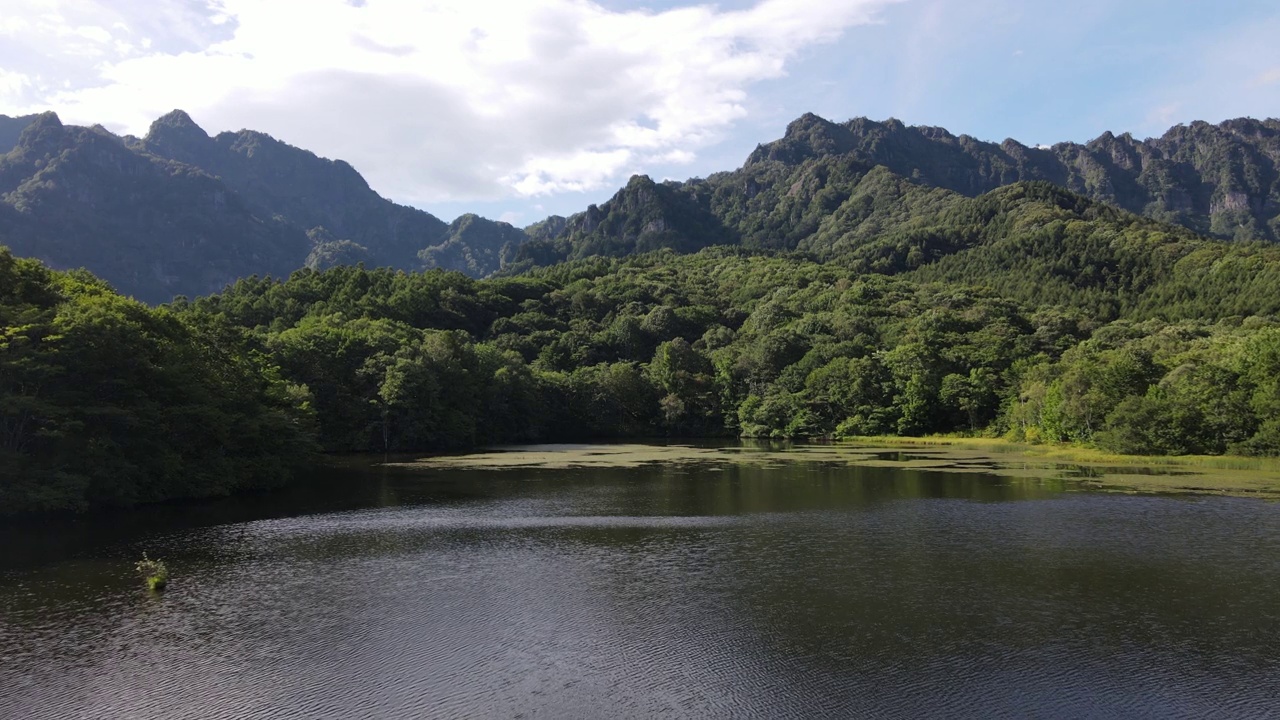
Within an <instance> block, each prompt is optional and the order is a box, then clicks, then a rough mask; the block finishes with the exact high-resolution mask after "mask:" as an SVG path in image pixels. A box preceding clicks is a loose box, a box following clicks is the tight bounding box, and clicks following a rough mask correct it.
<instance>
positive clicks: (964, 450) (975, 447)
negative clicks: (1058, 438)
mask: <svg viewBox="0 0 1280 720" xmlns="http://www.w3.org/2000/svg"><path fill="white" fill-rule="evenodd" d="M848 444H849V445H850V446H852V447H859V446H863V445H867V446H874V447H877V448H893V449H898V450H914V451H918V452H919V454H921V455H925V456H928V457H929V458H931V459H935V460H941V459H944V458H947V457H951V458H955V459H959V458H961V457H964V458H967V459H973V458H975V457H988V458H990V459H991V460H992V461H993V462H995V463H997V464H998V465H1000V466H1001V467H1002V468H1003V469H1005V470H1006V471H1008V470H1012V471H1013V474H1016V472H1017V471H1016V468H1017V467H1020V466H1021V467H1026V468H1028V469H1031V468H1037V467H1038V468H1049V467H1056V466H1068V465H1074V466H1078V467H1079V468H1080V469H1081V470H1084V471H1086V472H1083V473H1081V474H1082V475H1083V477H1082V478H1081V482H1082V483H1083V484H1085V485H1088V486H1092V487H1095V488H1098V489H1104V490H1120V491H1132V492H1162V493H1197V494H1217V495H1239V496H1248V497H1266V498H1270V499H1280V458H1272V457H1245V456H1240V455H1179V456H1170V455H1118V454H1115V453H1108V452H1105V451H1102V450H1097V449H1094V448H1087V447H1081V446H1078V445H1063V444H1042V445H1031V444H1026V443H1015V442H1010V441H1008V440H1004V439H1002V438H974V437H959V436H945V435H944V436H932V437H917V438H910V437H892V436H888V437H880V436H877V437H860V438H856V439H853V440H850V441H848Z"/></svg>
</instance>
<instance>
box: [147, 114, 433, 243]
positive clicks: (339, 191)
mask: <svg viewBox="0 0 1280 720" xmlns="http://www.w3.org/2000/svg"><path fill="white" fill-rule="evenodd" d="M131 145H132V146H133V147H134V148H135V149H137V150H140V151H141V152H144V153H147V154H150V155H154V156H156V157H162V158H166V159H169V160H176V161H178V162H181V163H184V164H186V165H191V166H193V167H197V168H200V169H201V170H204V171H205V172H207V173H209V174H210V175H215V176H217V177H219V178H220V179H221V180H222V181H223V182H224V183H226V185H227V187H229V188H230V189H232V190H234V191H235V192H237V193H239V194H240V195H241V196H242V197H244V198H245V199H246V200H247V201H248V202H249V203H250V204H251V205H252V206H253V207H254V208H255V209H257V210H259V211H260V212H261V213H263V214H265V215H266V216H268V217H270V216H274V215H279V216H281V217H283V218H285V219H286V220H287V221H288V222H289V223H291V224H293V225H295V226H297V227H299V228H301V229H303V230H310V229H312V228H315V227H323V228H324V229H325V230H326V231H328V232H329V233H331V234H332V235H333V236H335V237H337V238H340V239H343V240H349V241H351V242H353V243H356V244H358V245H361V246H363V247H365V248H367V249H368V251H369V258H368V261H369V262H370V263H371V264H375V265H385V266H389V267H398V268H413V267H416V266H417V264H418V252H419V251H421V250H422V249H423V248H425V247H428V246H431V245H436V244H439V243H440V242H442V241H443V240H444V234H445V230H446V225H445V223H444V222H443V221H441V220H440V219H439V218H436V217H435V216H433V215H431V214H430V213H427V212H424V211H422V210H418V209H416V208H411V207H406V206H404V205H397V204H396V203H393V202H391V201H390V200H387V199H385V198H383V197H382V196H380V195H378V194H377V193H376V192H374V191H373V189H372V188H370V187H369V184H368V183H366V182H365V180H364V178H363V177H361V176H360V173H358V172H356V170H355V168H353V167H351V166H350V165H349V164H347V163H345V162H343V161H341V160H328V159H325V158H322V157H319V156H317V155H315V154H314V153H311V152H308V151H306V150H302V149H300V148H296V147H293V146H292V145H289V144H287V143H283V142H281V141H279V140H276V139H275V138H273V137H271V136H270V135H267V134H265V133H260V132H255V131H253V130H241V131H239V132H234V133H233V132H224V133H219V134H218V135H217V136H216V137H210V136H209V135H208V134H207V133H205V131H204V130H203V129H201V128H200V126H199V125H196V124H195V122H193V121H192V120H191V117H190V116H189V115H187V113H185V112H183V111H181V110H174V111H173V112H170V113H169V114H167V115H164V116H163V117H160V118H159V119H157V120H156V121H155V122H154V123H152V124H151V128H150V130H149V131H148V132H147V135H146V137H144V138H142V139H141V140H139V141H136V142H134V143H131Z"/></svg>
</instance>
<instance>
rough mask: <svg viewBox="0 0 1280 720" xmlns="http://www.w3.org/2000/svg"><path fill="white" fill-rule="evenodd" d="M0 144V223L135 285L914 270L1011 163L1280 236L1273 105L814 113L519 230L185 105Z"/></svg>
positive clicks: (1019, 176)
mask: <svg viewBox="0 0 1280 720" xmlns="http://www.w3.org/2000/svg"><path fill="white" fill-rule="evenodd" d="M6 150H7V151H8V152H7V154H5V155H0V244H2V245H8V246H9V247H11V248H12V249H13V250H14V252H15V253H16V254H18V255H28V256H33V257H37V258H40V259H41V260H44V261H45V262H47V263H48V264H50V265H52V266H54V267H59V268H70V267H79V266H84V267H87V268H88V269H90V270H92V271H93V272H95V273H97V274H98V275H100V276H102V277H103V278H105V279H107V280H108V281H110V282H111V283H112V284H113V285H115V286H116V287H117V288H119V289H120V290H121V291H123V292H125V293H127V294H132V295H134V296H136V297H138V298H140V299H143V300H147V301H149V302H163V301H167V300H169V299H170V298H171V297H172V296H174V295H175V294H186V295H198V294H207V293H210V292H215V291H217V290H220V289H221V288H222V287H223V286H224V285H226V284H227V283H230V282H232V281H234V280H235V279H237V278H239V277H245V276H249V275H265V274H271V275H275V276H281V275H286V274H288V273H289V272H291V271H293V270H295V269H298V268H301V267H304V266H307V267H313V268H323V267H327V266H329V265H333V264H354V263H357V262H364V263H366V264H368V265H377V266H390V267H396V268H403V269H422V268H431V267H441V268H444V269H450V270H459V271H461V272H464V273H467V274H468V275H471V276H474V277H479V276H485V275H489V274H492V273H494V272H497V271H499V270H500V269H502V270H504V272H518V271H520V270H523V269H526V268H529V267H533V266H545V265H551V264H554V263H557V262H561V261H563V260H569V259H576V258H583V257H588V256H592V255H605V256H625V255H630V254H633V253H639V252H645V251H647V250H653V249H658V248H672V249H675V250H678V251H681V252H690V251H695V250H697V249H700V248H702V247H706V246H709V245H741V246H743V247H746V248H748V249H780V250H799V251H803V252H808V253H811V254H813V255H815V256H818V257H820V258H823V259H829V260H841V261H843V262H849V263H854V264H855V266H856V267H859V268H863V269H867V270H876V269H884V268H887V267H891V266H892V267H893V268H895V269H899V270H902V269H910V268H912V267H916V266H918V265H920V264H922V263H923V262H927V261H928V260H929V259H932V258H935V257H936V256H937V255H938V254H939V253H945V252H949V250H948V249H947V248H951V249H954V245H955V244H956V243H957V242H963V238H962V237H958V236H957V235H956V234H955V233H954V228H956V227H957V222H959V221H962V220H964V218H967V217H969V216H970V215H972V216H973V218H972V219H973V223H974V231H973V232H974V233H980V232H982V229H981V227H980V226H981V223H982V218H981V212H980V210H975V208H981V207H982V205H981V203H979V204H978V205H974V204H973V203H971V202H967V201H966V199H967V198H976V197H979V196H983V195H984V194H987V193H991V192H992V191H995V190H997V189H999V188H1002V187H1005V186H1008V185H1012V184H1015V183H1026V182H1029V181H1043V182H1045V183H1052V184H1054V185H1057V186H1059V187H1061V188H1064V189H1066V190H1069V191H1071V192H1072V193H1076V194H1079V195H1082V196H1084V197H1086V198H1090V199H1093V200H1097V201H1102V202H1104V203H1107V204H1109V205H1112V206H1115V207H1118V208H1121V209H1123V210H1127V211H1129V212H1132V213H1136V214H1140V215H1145V216H1146V217H1148V218H1151V219H1153V220H1156V221H1160V222H1163V223H1172V224H1176V225H1181V226H1183V227H1185V228H1188V229H1190V230H1192V231H1194V232H1195V233H1199V234H1202V235H1207V236H1210V237H1215V238H1219V239H1224V240H1237V241H1251V240H1260V241H1271V242H1274V241H1276V240H1277V239H1280V170H1278V169H1277V165H1278V164H1280V121H1277V120H1274V119H1271V120H1265V121H1258V120H1252V119H1237V120H1228V121H1226V122H1223V123H1221V124H1218V125H1210V124H1208V123H1203V122H1195V123H1192V124H1190V125H1185V126H1184V125H1179V126H1177V127H1174V128H1172V129H1171V130H1169V131H1168V132H1166V133H1165V134H1164V135H1163V136H1162V137H1160V138H1156V139H1149V140H1143V141H1138V140H1135V139H1134V138H1132V137H1131V136H1129V135H1128V134H1125V135H1121V136H1114V135H1112V134H1110V133H1107V134H1104V135H1102V136H1101V137H1099V138H1097V139H1095V140H1093V141H1090V142H1088V143H1086V144H1084V145H1080V144H1075V143H1059V144H1057V145H1054V146H1052V147H1038V148H1032V147H1026V146H1024V145H1021V144H1019V143H1017V142H1015V141H1012V140H1006V141H1005V142H1003V143H1000V144H994V143H988V142H982V141H978V140H975V139H974V138H971V137H969V136H965V135H961V136H955V135H952V134H951V133H949V132H948V131H946V130H944V129H941V128H932V127H910V126H906V125H904V124H902V123H900V122H898V121H896V120H889V121H886V122H883V123H880V122H873V121H870V120H866V119H855V120H851V121H849V122H847V123H843V124H839V123H833V122H829V121H827V120H824V119H822V118H819V117H817V116H815V115H811V114H810V115H805V116H803V117H801V118H799V119H798V120H796V121H794V122H792V123H791V124H790V125H789V126H788V128H787V131H786V134H785V135H784V137H782V138H781V139H779V140H777V141H774V142H772V143H769V144H766V145H761V146H759V147H757V148H756V150H755V151H754V152H752V153H751V155H750V157H748V158H747V161H746V163H745V164H744V165H743V167H741V168H739V169H737V170H734V171H731V172H723V173H717V174H715V175H712V176H710V177H708V178H705V179H694V180H689V181H686V182H663V183H656V182H654V181H652V180H651V179H649V178H647V177H644V176H637V177H633V178H632V179H631V181H630V182H628V183H627V185H626V186H625V187H624V188H622V189H621V190H619V191H618V193H617V194H615V195H614V196H613V197H612V198H611V199H610V200H608V201H606V202H604V203H602V204H600V205H599V206H596V205H592V206H590V207H588V208H587V209H586V210H585V211H584V212H581V213H577V214H575V215H572V216H570V217H568V218H563V217H551V218H548V219H546V220H544V221H542V222H539V223H535V224H533V225H530V226H529V227H527V228H524V229H523V230H522V229H519V228H515V227H512V226H511V225H509V224H506V223H500V222H494V221H491V220H487V219H484V218H481V217H478V216H476V215H464V216H463V217H461V218H458V219H457V220H455V221H454V222H453V223H451V224H446V223H444V222H443V221H441V220H440V219H438V218H436V217H434V216H432V215H430V214H429V213H426V212H423V211H421V210H417V209H414V208H410V207H405V206H402V205H397V204H395V203H393V202H391V201H388V200H386V199H384V198H382V197H381V196H379V195H378V194H377V193H375V192H374V191H373V190H372V189H371V188H370V187H369V186H368V184H367V183H366V182H365V181H364V179H363V178H362V177H361V176H360V174H359V173H358V172H357V171H356V170H355V169H354V168H352V167H351V166H350V165H348V164H347V163H345V162H342V161H341V160H327V159H324V158H320V157H318V156H316V155H315V154H313V153H310V152H308V151H306V150H302V149H299V148H295V147H293V146H290V145H288V144H286V143H284V142H281V141H279V140H276V139H274V138H272V137H271V136H269V135H265V134H263V133H259V132H254V131H250V130H242V131H240V132H237V133H230V132H226V133H221V134H219V135H217V136H215V137H210V136H209V135H208V134H207V133H205V132H204V131H203V130H202V129H201V128H200V127H199V126H197V125H196V124H195V123H194V122H193V121H192V120H191V118H190V117H188V116H187V114H186V113H184V112H181V111H174V112H171V113H169V114H167V115H165V116H163V117H161V118H159V119H158V120H156V121H155V123H153V124H152V126H151V128H150V130H149V132H148V133H147V135H146V136H145V137H143V138H135V137H131V136H126V137H119V136H116V135H113V134H111V133H109V132H107V131H106V130H105V129H102V128H101V127H93V128H83V127H74V126H64V125H63V124H62V123H61V122H60V121H59V120H58V118H57V116H56V115H54V114H52V113H45V114H43V115H38V116H27V117H22V118H9V117H5V116H0V152H5V151H6ZM1034 192H1038V193H1042V192H1043V191H1034ZM1055 202H1071V201H1070V200H1062V201H1055ZM975 213H976V214H975ZM942 226H945V227H947V228H948V229H949V233H948V234H947V236H946V238H945V241H944V240H940V239H938V238H937V237H934V238H933V239H932V240H930V237H931V236H930V228H935V227H942ZM975 237H976V235H975ZM913 249H914V252H913Z"/></svg>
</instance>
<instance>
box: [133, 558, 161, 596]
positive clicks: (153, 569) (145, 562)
mask: <svg viewBox="0 0 1280 720" xmlns="http://www.w3.org/2000/svg"><path fill="white" fill-rule="evenodd" d="M134 567H135V568H137V570H138V575H140V576H142V579H143V580H145V581H146V583H147V587H149V588H151V589H152V590H163V589H164V588H165V586H166V585H168V584H169V568H167V567H165V565H164V561H163V560H152V559H151V558H149V557H147V554H146V553H142V559H141V560H139V561H138V563H137V564H136V565H134Z"/></svg>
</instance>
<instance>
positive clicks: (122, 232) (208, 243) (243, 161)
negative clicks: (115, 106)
mask: <svg viewBox="0 0 1280 720" xmlns="http://www.w3.org/2000/svg"><path fill="white" fill-rule="evenodd" d="M0 151H7V154H5V155H0V245H7V246H9V247H10V248H12V249H13V251H14V252H15V253H17V254H19V255H26V256H32V257H36V258H39V259H41V260H43V261H44V262H46V263H48V264H49V265H51V266H53V267H55V268H74V267H81V266H83V267H86V268H88V269H89V270H91V271H93V272H94V273H96V274H97V275H99V276H101V277H102V278H104V279H106V280H108V281H109V282H110V283H112V285H114V286H115V287H117V288H119V289H120V290H121V291H123V292H125V293H126V294H130V295H134V296H135V297H138V298H139V299H142V300H146V301H148V302H166V301H168V300H170V299H172V298H173V297H174V296H175V295H179V294H185V295H202V294H208V293H211V292H216V291H218V290H221V289H222V288H223V287H225V286H226V285H227V284H229V283H231V282H234V281H235V280H236V279H238V278H241V277H247V276H250V275H268V274H270V275H273V276H277V277H279V276H287V275H288V274H289V273H290V272H292V271H294V270H297V269H299V268H301V267H304V266H308V267H312V268H323V267H326V266H328V265H331V264H335V263H345V264H355V263H357V262H364V263H367V264H369V265H371V266H372V265H376V266H390V267H397V268H404V269H420V268H424V267H434V266H441V267H445V268H447V269H456V270H461V271H463V272H468V273H470V274H472V275H487V274H490V273H492V272H494V271H495V270H497V269H498V267H499V264H498V251H499V250H500V249H501V245H498V246H496V247H494V248H487V247H486V246H485V245H484V243H485V242H499V241H501V242H504V243H505V242H508V241H509V240H510V236H511V235H512V234H513V233H514V234H515V235H516V236H519V235H520V231H519V230H517V229H515V228H513V227H511V226H510V225H508V224H506V223H497V222H492V221H489V220H484V219H482V218H475V217H473V216H472V217H471V218H470V219H469V220H468V221H467V222H461V221H460V222H459V223H454V225H453V226H450V225H448V224H446V223H444V222H443V221H441V220H440V219H438V218H436V217H435V216H433V215H431V214H430V213H426V212H423V211H421V210H417V209H415V208H410V207H406V206H403V205H397V204H395V203H393V202H391V201H389V200H386V199H384V198H382V197H381V196H379V195H378V194H377V193H376V192H374V191H373V190H372V189H371V188H370V187H369V185H368V184H367V183H366V182H365V181H364V178H362V177H361V176H360V174H359V173H358V172H356V170H355V169H354V168H352V167H351V166H350V165H348V164H347V163H345V162H342V161H341V160H336V161H335V160H326V159H324V158H321V157H318V156H316V155H315V154H314V153H311V152H308V151H306V150H301V149H299V148H295V147H293V146H291V145H288V144H286V143H283V142H280V141H278V140H276V139H274V138H272V137H271V136H269V135H266V134H263V133H259V132H253V131H249V130H242V131H240V132H238V133H229V132H228V133H221V134H219V135H218V136H216V137H210V136H209V135H208V134H207V133H205V132H204V131H203V130H202V129H201V128H200V127H199V126H198V125H196V124H195V123H194V122H193V121H192V120H191V118H190V117H189V116H188V115H187V114H186V113H184V112H182V111H180V110H175V111H173V112H171V113H169V114H167V115H165V116H163V117H161V118H159V119H158V120H156V121H155V122H154V123H152V125H151V128H150V130H149V132H148V133H147V135H146V136H145V137H143V138H136V137H132V136H124V137H120V136H116V135H113V134H112V133H110V132H108V131H107V130H105V129H103V128H101V127H96V126H95V127H92V128H84V127H76V126H66V125H63V124H62V123H61V122H60V121H59V119H58V117H57V115H55V114H53V113H44V114H42V115H36V116H28V117H24V118H8V117H4V116H0ZM459 236H465V240H462V241H464V242H466V243H469V244H468V245H467V247H466V249H465V250H461V249H459V248H458V243H459V242H460V239H461V238H460V237H459ZM420 255H421V257H420Z"/></svg>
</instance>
